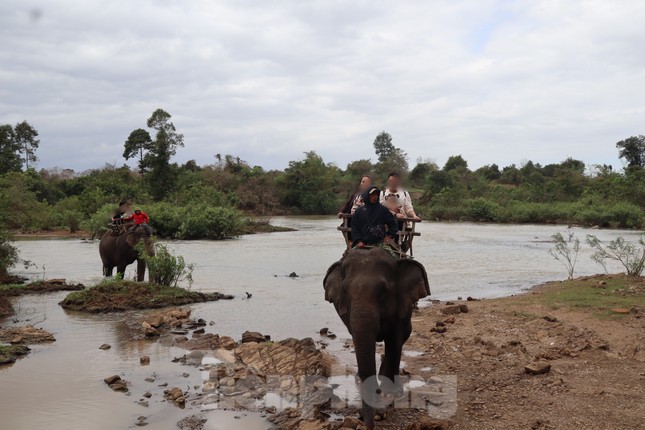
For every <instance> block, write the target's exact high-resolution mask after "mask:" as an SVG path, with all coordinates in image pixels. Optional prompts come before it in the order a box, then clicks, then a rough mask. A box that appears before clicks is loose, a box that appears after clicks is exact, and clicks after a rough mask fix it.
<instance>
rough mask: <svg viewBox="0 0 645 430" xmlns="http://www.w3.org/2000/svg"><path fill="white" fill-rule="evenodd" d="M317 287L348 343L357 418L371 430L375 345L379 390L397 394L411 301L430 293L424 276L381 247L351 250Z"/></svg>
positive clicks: (416, 267) (415, 264) (409, 262)
mask: <svg viewBox="0 0 645 430" xmlns="http://www.w3.org/2000/svg"><path fill="white" fill-rule="evenodd" d="M323 285H324V288H325V300H327V301H329V302H331V303H333V305H334V307H335V308H336V311H337V313H338V315H339V316H340V318H341V319H342V321H343V323H344V324H345V326H347V329H348V330H349V333H350V334H351V335H352V338H353V340H354V347H355V349H356V362H357V364H358V376H359V379H360V380H361V396H362V401H363V407H362V417H363V420H364V421H365V423H366V425H367V428H368V429H373V428H374V407H375V406H376V405H377V404H378V402H377V400H378V398H379V395H378V394H377V393H378V392H379V391H378V390H379V382H378V381H377V378H376V362H375V357H374V355H375V353H376V349H375V344H376V342H381V341H384V342H385V355H384V358H383V360H382V362H381V367H380V369H379V372H378V375H379V377H378V378H379V379H380V381H381V382H380V390H381V392H382V393H386V394H387V393H396V392H401V391H402V384H401V381H400V377H399V367H400V364H401V353H402V350H403V344H404V343H405V342H406V341H407V340H408V338H409V337H410V333H411V332H412V322H411V318H412V310H413V307H414V304H415V302H416V301H418V300H419V299H421V298H423V297H426V296H428V295H430V287H429V284H428V275H427V274H426V270H425V268H424V267H423V265H421V264H420V263H418V262H417V261H415V260H412V259H398V260H397V259H394V258H392V257H391V256H390V254H388V252H387V251H386V250H385V249H383V248H379V247H374V248H370V249H359V248H355V249H352V250H351V251H349V252H348V253H347V255H346V256H345V257H344V258H343V259H342V260H341V261H338V262H336V263H334V264H332V265H331V267H330V268H329V269H328V270H327V274H326V276H325V279H324V281H323Z"/></svg>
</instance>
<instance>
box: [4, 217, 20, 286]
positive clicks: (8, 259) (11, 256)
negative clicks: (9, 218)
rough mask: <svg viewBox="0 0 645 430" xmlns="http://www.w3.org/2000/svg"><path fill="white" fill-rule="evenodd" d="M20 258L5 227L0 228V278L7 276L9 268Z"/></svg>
mask: <svg viewBox="0 0 645 430" xmlns="http://www.w3.org/2000/svg"><path fill="white" fill-rule="evenodd" d="M18 261H20V259H19V258H18V250H17V249H16V247H15V246H13V245H12V244H11V241H10V238H9V235H8V234H7V232H6V231H5V230H4V229H0V278H4V277H6V276H7V273H8V272H9V269H10V268H12V267H13V266H14V265H16V263H18Z"/></svg>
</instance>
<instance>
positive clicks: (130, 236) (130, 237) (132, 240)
mask: <svg viewBox="0 0 645 430" xmlns="http://www.w3.org/2000/svg"><path fill="white" fill-rule="evenodd" d="M125 241H126V242H127V244H128V245H130V246H131V247H133V248H134V247H135V246H137V243H139V237H138V236H137V235H136V233H135V232H134V231H130V232H128V233H126V235H125Z"/></svg>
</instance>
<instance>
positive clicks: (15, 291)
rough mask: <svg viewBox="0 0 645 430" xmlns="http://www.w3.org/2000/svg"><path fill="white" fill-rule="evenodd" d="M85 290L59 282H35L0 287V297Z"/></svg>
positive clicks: (80, 286) (77, 285)
mask: <svg viewBox="0 0 645 430" xmlns="http://www.w3.org/2000/svg"><path fill="white" fill-rule="evenodd" d="M83 289H85V285H83V284H67V283H65V282H63V281H62V280H59V281H35V282H31V283H29V284H3V285H0V296H4V297H12V296H20V295H23V294H40V293H52V292H56V291H78V290H83Z"/></svg>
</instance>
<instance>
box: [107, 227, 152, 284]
mask: <svg viewBox="0 0 645 430" xmlns="http://www.w3.org/2000/svg"><path fill="white" fill-rule="evenodd" d="M142 240H143V243H144V245H145V249H146V254H148V255H149V256H151V257H153V256H154V255H155V250H154V244H153V241H152V229H151V228H150V227H148V226H147V225H140V226H136V227H135V228H133V229H130V230H128V231H126V232H124V231H121V232H118V233H117V232H114V231H108V232H107V233H105V234H104V235H103V237H102V238H101V242H100V243H99V253H100V254H101V261H103V276H112V271H113V270H114V268H115V267H116V272H117V274H118V275H121V276H122V277H123V276H124V275H125V268H126V267H127V266H128V265H130V264H132V263H134V262H135V261H136V262H137V281H138V282H143V280H144V278H145V274H146V262H145V261H144V260H143V259H141V258H139V256H138V253H137V250H136V249H135V247H136V246H137V244H138V243H139V242H141V241H142Z"/></svg>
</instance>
